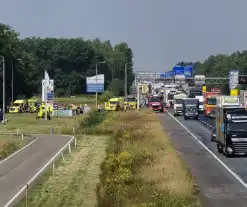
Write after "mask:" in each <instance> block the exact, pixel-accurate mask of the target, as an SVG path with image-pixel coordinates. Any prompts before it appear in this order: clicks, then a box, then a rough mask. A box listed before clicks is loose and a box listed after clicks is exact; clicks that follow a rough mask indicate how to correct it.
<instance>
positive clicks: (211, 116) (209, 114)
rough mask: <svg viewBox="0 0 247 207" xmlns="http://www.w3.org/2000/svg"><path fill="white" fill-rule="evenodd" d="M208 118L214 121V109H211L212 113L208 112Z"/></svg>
mask: <svg viewBox="0 0 247 207" xmlns="http://www.w3.org/2000/svg"><path fill="white" fill-rule="evenodd" d="M208 116H209V118H210V119H215V109H213V110H212V111H210V112H209V113H208Z"/></svg>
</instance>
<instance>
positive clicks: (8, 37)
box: [0, 24, 134, 100]
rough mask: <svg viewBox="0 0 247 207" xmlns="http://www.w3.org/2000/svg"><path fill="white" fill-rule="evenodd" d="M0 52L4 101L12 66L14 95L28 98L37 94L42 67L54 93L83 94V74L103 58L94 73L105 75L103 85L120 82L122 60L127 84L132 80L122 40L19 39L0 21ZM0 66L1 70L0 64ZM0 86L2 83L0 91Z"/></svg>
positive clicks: (8, 92) (90, 72) (128, 52)
mask: <svg viewBox="0 0 247 207" xmlns="http://www.w3.org/2000/svg"><path fill="white" fill-rule="evenodd" d="M0 55H2V56H4V57H5V60H6V62H5V63H6V95H7V99H8V100H9V99H10V97H11V79H12V78H11V77H12V72H11V71H12V65H13V66H14V77H16V78H14V86H15V90H14V95H15V98H16V97H17V96H18V95H24V96H26V97H30V96H32V95H33V94H37V93H40V92H41V79H42V78H43V76H44V71H45V70H47V71H48V73H49V75H50V77H51V78H52V79H54V81H55V93H56V95H57V96H64V95H66V96H70V95H77V94H82V93H86V77H89V76H94V75H95V72H96V64H97V63H98V62H100V61H106V64H100V65H98V74H104V75H105V88H113V87H111V86H113V85H114V86H115V85H116V84H119V83H121V84H123V81H124V70H125V64H126V63H128V64H127V69H128V70H127V71H128V87H130V86H131V84H132V82H133V80H134V74H133V62H132V59H133V53H132V50H131V49H130V48H129V47H128V45H127V44H126V43H120V44H117V45H115V46H113V45H112V44H111V43H110V41H101V40H100V39H95V40H84V39H83V38H71V39H68V38H39V37H30V38H26V39H22V40H20V39H19V34H18V33H17V32H16V31H15V30H13V29H12V28H11V27H10V26H8V25H5V24H0ZM20 60H21V61H20ZM12 63H13V64H12ZM0 67H1V71H2V64H1V66H0ZM1 74H2V73H1ZM17 77H18V78H17ZM1 80H2V76H1ZM108 86H109V87H108ZM1 87H2V84H1V86H0V90H2V89H1ZM119 90H120V91H119V93H120V94H122V93H123V87H119ZM0 99H1V98H0Z"/></svg>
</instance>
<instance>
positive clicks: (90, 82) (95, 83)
mask: <svg viewBox="0 0 247 207" xmlns="http://www.w3.org/2000/svg"><path fill="white" fill-rule="evenodd" d="M104 84H105V76H104V75H102V74H101V75H97V79H96V76H93V77H87V93H96V92H97V93H103V92H104Z"/></svg>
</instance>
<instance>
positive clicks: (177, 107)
mask: <svg viewBox="0 0 247 207" xmlns="http://www.w3.org/2000/svg"><path fill="white" fill-rule="evenodd" d="M187 97H188V96H187V94H186V93H179V94H176V95H174V97H173V100H174V102H173V103H174V106H173V109H174V112H173V114H174V116H179V115H183V99H184V98H187Z"/></svg>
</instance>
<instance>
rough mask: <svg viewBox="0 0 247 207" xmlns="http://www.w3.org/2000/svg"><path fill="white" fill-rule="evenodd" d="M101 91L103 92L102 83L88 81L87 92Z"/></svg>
mask: <svg viewBox="0 0 247 207" xmlns="http://www.w3.org/2000/svg"><path fill="white" fill-rule="evenodd" d="M96 92H98V93H103V92H104V83H88V84H87V93H96Z"/></svg>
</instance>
